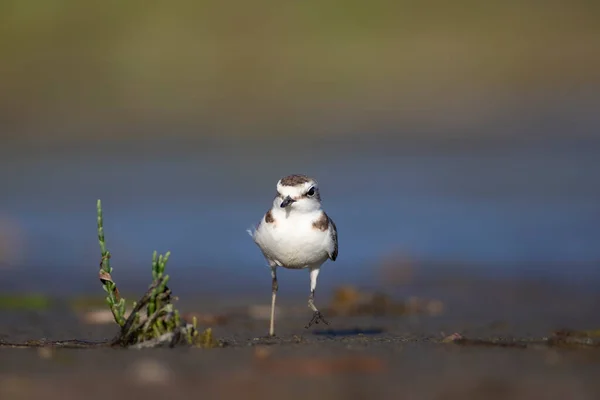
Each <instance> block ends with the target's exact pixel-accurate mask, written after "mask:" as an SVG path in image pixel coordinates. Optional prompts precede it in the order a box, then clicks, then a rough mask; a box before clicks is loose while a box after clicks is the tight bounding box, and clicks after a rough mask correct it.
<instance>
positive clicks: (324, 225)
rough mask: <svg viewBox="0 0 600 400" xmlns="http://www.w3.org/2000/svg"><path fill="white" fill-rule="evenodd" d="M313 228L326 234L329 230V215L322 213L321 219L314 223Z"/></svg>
mask: <svg viewBox="0 0 600 400" xmlns="http://www.w3.org/2000/svg"><path fill="white" fill-rule="evenodd" d="M312 226H313V228H315V229H318V230H320V231H322V232H325V231H326V230H327V229H329V217H327V214H325V213H324V212H323V213H321V216H320V217H319V219H317V220H316V221H315V222H313V224H312Z"/></svg>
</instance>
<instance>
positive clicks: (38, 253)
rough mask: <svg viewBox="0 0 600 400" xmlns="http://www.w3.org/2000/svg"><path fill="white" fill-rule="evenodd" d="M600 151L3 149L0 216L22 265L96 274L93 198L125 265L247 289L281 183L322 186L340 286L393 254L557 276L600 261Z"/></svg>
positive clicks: (287, 146)
mask: <svg viewBox="0 0 600 400" xmlns="http://www.w3.org/2000/svg"><path fill="white" fill-rule="evenodd" d="M599 149H600V146H597V145H595V144H593V143H592V144H591V145H590V144H581V143H576V142H573V143H569V144H567V145H565V144H561V143H559V144H557V145H552V146H551V145H544V146H542V145H540V144H535V143H534V144H531V143H530V144H518V143H513V144H511V145H510V146H483V147H478V148H467V147H464V146H463V147H460V146H459V147H455V148H447V149H439V148H433V147H427V146H421V147H418V146H416V147H402V146H400V145H396V144H394V143H392V144H388V145H382V146H380V147H378V145H377V144H376V143H375V144H373V143H371V144H369V145H366V144H364V145H352V144H351V143H347V144H344V143H336V142H331V143H329V144H328V145H325V146H318V145H316V144H314V143H310V144H306V145H304V146H302V145H299V144H297V143H294V144H292V143H286V142H279V143H278V144H275V145H272V146H268V145H266V144H260V145H252V144H249V143H244V144H243V145H241V144H240V143H237V144H236V143H232V142H222V143H216V144H215V143H213V144H211V145H210V146H208V145H207V144H206V143H199V142H198V143H186V144H173V145H171V146H166V147H160V146H159V145H158V144H156V145H154V144H152V143H145V144H139V143H138V144H135V143H134V144H131V145H129V146H128V147H123V148H113V149H112V150H108V148H107V151H106V152H102V153H99V152H98V149H97V148H96V149H94V148H91V147H81V146H80V147H79V148H72V149H68V148H65V149H61V150H60V151H58V150H53V151H33V150H22V151H20V152H19V151H15V152H14V153H10V152H8V151H5V152H3V161H2V169H1V170H0V181H1V182H2V192H1V195H0V216H8V217H10V218H11V220H13V221H17V222H18V224H19V225H20V227H21V230H22V232H23V238H24V247H23V249H22V251H20V252H19V253H18V254H17V255H16V256H15V257H13V258H12V259H11V260H10V265H12V266H15V267H19V266H27V267H30V268H40V269H44V270H47V269H50V268H52V269H53V270H54V271H57V272H56V273H57V274H60V271H61V270H64V271H72V270H74V269H78V268H82V269H91V270H93V269H94V268H96V266H97V263H98V256H99V250H98V243H97V238H96V226H95V224H96V215H95V212H96V210H95V207H96V199H98V198H101V199H102V201H103V205H104V212H105V232H106V237H107V241H108V245H109V249H110V250H111V251H112V253H113V254H114V257H115V258H114V262H115V263H117V262H118V265H120V266H124V265H126V266H127V268H128V269H130V270H131V269H134V270H135V269H138V268H148V266H149V261H150V257H151V253H152V251H153V250H155V249H156V250H158V251H159V252H164V251H166V250H170V251H171V252H172V259H171V260H172V261H171V265H172V266H171V268H175V269H177V270H186V269H191V268H193V269H194V271H196V272H198V271H201V275H202V276H204V277H205V278H206V282H207V283H209V282H210V279H211V277H217V276H223V274H225V275H227V274H235V275H234V276H238V277H239V279H251V277H252V276H254V274H255V272H256V271H257V269H260V268H264V266H265V262H264V260H263V259H262V256H261V254H260V252H259V251H258V249H257V248H256V247H255V245H254V244H253V242H252V241H251V239H250V237H249V236H248V234H247V233H246V229H248V228H249V227H250V226H252V225H253V224H255V223H256V222H258V220H259V219H260V218H261V216H262V214H263V213H264V212H265V211H266V210H267V208H268V207H269V206H270V203H271V201H272V198H273V195H274V193H275V183H276V181H277V179H279V177H281V176H283V175H286V174H289V173H298V172H300V173H306V174H309V175H313V176H315V177H316V178H317V179H318V180H319V182H320V184H321V193H322V197H323V201H324V207H325V209H326V210H327V212H328V213H329V214H330V216H331V217H332V218H333V219H334V220H335V222H336V224H337V227H338V230H339V241H340V255H339V259H338V261H337V262H336V263H335V265H336V266H335V268H336V270H342V269H343V270H344V271H345V272H344V274H345V275H346V276H347V277H349V278H348V279H351V278H352V279H361V277H363V276H366V275H368V274H369V273H370V270H371V269H372V268H373V267H374V266H376V265H377V264H378V263H379V262H380V261H381V260H382V258H383V257H385V256H387V255H389V254H391V253H398V252H400V253H401V254H406V255H408V256H410V257H412V258H414V259H417V260H427V261H447V260H450V261H455V262H465V263H472V264H476V265H480V266H481V268H482V272H484V273H498V272H501V271H499V270H505V271H509V272H515V273H516V272H518V271H517V270H514V271H512V270H511V268H517V267H511V266H520V265H538V266H539V265H542V266H545V265H547V268H546V267H543V268H542V271H537V272H538V273H541V274H565V273H571V272H574V271H569V270H565V266H571V268H573V269H575V268H577V265H579V263H581V265H588V264H589V263H591V264H592V265H593V264H594V263H595V262H596V261H598V260H600V246H599V245H598V244H599V243H600V185H598V176H600V157H599V156H598V155H599V154H600V151H598V150H599ZM553 266H557V267H553ZM599 267H600V265H599ZM120 268H124V267H120ZM332 268H333V267H332ZM536 268H539V267H536ZM494 269H496V270H494ZM592 271H593V268H592ZM587 272H590V271H589V270H588V271H587ZM265 273H266V272H265ZM215 279H217V278H215ZM303 283H304V282H303Z"/></svg>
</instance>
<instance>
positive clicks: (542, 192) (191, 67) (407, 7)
mask: <svg viewBox="0 0 600 400" xmlns="http://www.w3.org/2000/svg"><path fill="white" fill-rule="evenodd" d="M230 3H231V4H229V3H228V4H225V3H222V2H221V3H218V2H209V1H200V2H185V1H174V2H171V3H164V4H163V3H154V4H152V5H149V4H146V3H141V2H127V3H126V4H122V3H116V2H110V1H109V2H103V3H98V4H91V3H89V4H88V3H85V4H84V3H80V2H75V1H57V0H50V1H46V2H41V1H5V2H4V3H3V5H2V8H3V10H2V11H1V12H0V58H1V59H2V63H1V65H0V132H1V139H0V140H1V141H0V167H1V168H0V182H2V189H1V191H0V274H3V275H4V278H3V279H0V282H1V283H0V285H1V286H2V287H3V290H56V291H59V292H65V291H68V292H72V291H87V290H88V289H87V288H88V287H89V288H93V290H97V289H98V287H97V276H96V270H97V266H98V262H99V248H98V243H97V237H96V209H95V207H96V200H97V199H98V198H100V199H102V201H103V206H104V212H105V231H106V235H107V242H108V247H109V250H111V252H112V253H113V267H114V268H115V271H116V272H115V279H116V280H117V281H118V282H119V281H120V279H126V280H127V279H128V280H129V282H137V281H139V282H141V283H142V284H143V285H145V284H146V283H147V282H148V277H149V266H150V259H151V254H152V251H153V250H155V249H156V250H158V251H159V252H165V251H167V250H170V251H171V252H172V258H171V261H170V266H169V269H170V271H171V272H170V273H171V275H172V276H173V279H175V280H176V282H178V283H177V285H180V286H181V287H185V286H187V287H188V288H190V287H193V288H195V289H194V290H196V289H198V290H199V289H201V288H206V289H207V290H209V289H210V290H216V289H215V288H218V287H223V285H226V286H229V287H235V288H237V290H242V289H249V288H257V289H260V290H263V289H265V288H267V287H270V278H269V273H268V269H267V268H266V264H265V261H264V260H263V258H262V256H261V254H260V251H259V250H258V249H257V248H256V247H255V245H254V243H253V242H252V240H251V239H250V237H249V236H248V234H247V233H246V229H248V228H250V227H251V226H252V225H254V224H256V223H257V222H258V221H259V219H260V218H261V216H262V215H263V213H264V212H265V211H266V210H267V209H268V207H269V206H270V204H271V201H272V198H273V195H274V193H275V184H276V182H277V180H278V179H279V178H280V177H282V176H284V175H288V174H291V173H305V174H308V175H311V176H314V177H315V178H317V180H319V182H320V185H321V191H322V197H323V200H324V206H325V209H326V210H327V211H328V213H329V214H330V216H331V217H332V218H333V219H334V220H335V222H336V224H337V226H338V230H339V240H340V256H339V259H338V261H337V262H336V263H329V264H327V266H326V270H327V272H326V273H324V274H323V276H322V278H320V279H321V280H323V281H324V283H323V285H337V284H340V283H342V282H354V283H357V282H360V283H363V284H369V283H373V284H375V283H376V282H378V279H381V278H380V277H379V278H378V271H379V270H380V267H381V264H382V263H383V262H384V261H385V260H389V259H394V258H398V259H405V258H407V259H410V260H411V263H412V264H413V265H415V266H421V267H422V269H423V270H424V271H427V266H428V265H431V266H432V267H431V269H429V271H445V273H447V274H449V275H451V274H452V273H453V272H454V271H455V270H458V269H460V268H463V269H464V268H467V269H468V270H469V271H470V272H472V273H477V274H482V275H483V276H489V277H504V278H507V277H508V278H510V277H522V276H527V277H533V278H534V279H535V278H544V279H546V278H556V279H559V280H561V281H563V282H564V281H569V280H571V281H582V282H585V281H591V280H593V279H597V278H598V276H599V275H600V274H598V272H597V271H598V267H599V265H598V261H599V260H600V247H599V246H598V243H600V211H599V210H600V187H599V186H598V184H597V177H598V175H599V174H600V157H599V155H600V135H598V131H599V128H600V116H599V114H598V110H599V109H600V108H599V106H600V92H599V88H600V85H599V84H600V53H599V52H598V51H596V49H598V45H600V26H599V25H598V24H597V21H598V16H599V15H600V13H599V11H600V10H599V8H600V7H599V6H598V5H597V4H596V3H595V2H589V1H575V2H567V1H552V2H547V3H544V5H541V4H540V3H539V2H535V1H519V2H517V1H506V2H502V3H485V4H484V3H483V2H470V1H458V2H453V3H452V4H450V3H446V2H442V1H441V0H440V1H426V2H420V3H419V4H418V5H415V4H414V3H412V2H404V1H398V2H396V3H394V4H390V3H389V2H384V1H371V2H359V1H349V2H339V1H332V0H331V1H330V0H328V1H319V2H316V1H304V2H283V3H279V4H266V3H265V4H261V3H252V4H250V3H246V2H241V1H232V2H230ZM289 275H290V278H289V283H287V282H286V285H288V284H289V285H294V284H297V285H299V288H300V290H306V287H307V284H308V276H305V277H304V276H302V277H301V276H296V277H291V274H289ZM307 275H308V274H307ZM119 277H120V278H119ZM69 279H71V280H72V281H73V282H78V283H76V284H67V285H65V284H64V282H68V280H69ZM284 279H288V278H284ZM49 282H53V283H51V284H50V283H49ZM320 285H321V284H320ZM305 286H306V287H305ZM265 290H266V289H265Z"/></svg>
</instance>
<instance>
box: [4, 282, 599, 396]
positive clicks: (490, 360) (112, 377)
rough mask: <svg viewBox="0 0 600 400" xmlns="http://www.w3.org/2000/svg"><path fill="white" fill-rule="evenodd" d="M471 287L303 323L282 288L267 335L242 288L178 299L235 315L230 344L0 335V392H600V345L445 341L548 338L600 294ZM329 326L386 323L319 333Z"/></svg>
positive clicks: (75, 334) (76, 332)
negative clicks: (404, 309)
mask: <svg viewBox="0 0 600 400" xmlns="http://www.w3.org/2000/svg"><path fill="white" fill-rule="evenodd" d="M470 287H471V290H470V291H468V292H465V291H462V290H459V289H456V290H455V293H454V295H453V296H447V299H446V300H445V302H444V305H445V308H444V312H443V313H441V314H440V315H436V316H431V315H400V316H386V315H383V316H355V317H342V316H335V317H330V318H329V319H330V321H331V326H329V327H326V326H323V325H322V324H321V325H317V326H314V327H312V328H311V329H308V330H306V329H304V325H305V324H306V323H307V322H308V320H309V319H310V313H309V312H308V310H305V311H302V310H303V309H302V308H300V307H299V306H298V304H294V305H293V307H292V306H289V304H291V303H292V300H293V301H295V300H296V299H288V300H287V302H286V301H284V302H283V303H284V305H282V308H281V315H280V317H279V319H278V320H277V333H278V336H279V339H271V340H266V339H263V338H261V337H262V336H264V335H265V334H266V329H267V327H268V322H267V321H265V320H262V319H256V318H255V317H254V318H253V317H251V316H249V315H248V314H247V313H245V312H244V310H245V306H246V305H247V304H248V302H249V301H245V300H244V299H243V298H240V299H236V300H237V305H236V304H235V302H234V303H232V304H228V305H227V306H221V307H218V306H206V304H207V303H206V302H205V301H200V300H201V299H197V300H189V299H188V301H187V302H185V303H184V302H183V301H182V302H181V304H179V306H180V308H181V310H182V311H183V312H186V311H197V310H198V308H202V310H201V312H204V313H206V312H209V310H211V309H212V310H213V311H214V312H215V313H227V315H229V317H228V319H227V321H226V323H224V324H223V325H216V326H213V331H214V334H215V336H216V337H217V338H218V339H220V340H222V341H223V343H224V344H225V345H224V347H222V348H215V349H196V348H176V349H147V350H125V349H108V348H101V349H54V350H48V349H44V350H40V349H36V348H28V349H19V348H0V360H2V361H1V362H0V398H2V399H17V398H19V399H20V398H23V399H25V398H32V399H33V398H36V399H38V398H42V397H43V398H46V399H55V398H56V399H58V398H60V399H70V398H73V399H75V398H77V399H79V398H86V399H106V398H112V399H114V398H126V397H127V398H132V397H131V396H133V395H134V394H139V395H142V396H144V397H145V398H165V397H170V398H173V397H175V398H177V397H179V396H180V397H184V396H185V397H186V398H189V397H191V396H193V397H196V398H200V397H202V396H204V398H240V397H241V398H249V399H254V398H256V399H262V400H264V399H270V398H286V399H306V398H332V399H363V398H391V399H396V398H402V399H537V398H540V399H567V398H568V399H596V398H600V381H599V380H598V379H597V377H598V376H600V348H553V347H552V348H551V347H548V346H543V345H538V346H535V345H534V346H529V347H528V348H525V349H523V348H510V347H498V346H474V345H459V344H456V343H442V342H441V339H442V338H443V337H445V336H447V335H450V334H452V333H454V332H459V333H461V334H462V335H464V336H465V337H469V338H483V339H496V340H503V341H509V340H510V339H511V338H516V339H519V340H532V339H535V340H542V339H543V338H544V337H548V336H549V335H551V334H552V332H553V331H555V330H557V329H561V328H570V329H594V328H595V329H597V328H599V327H600V318H598V314H597V307H594V305H597V304H600V302H599V300H600V295H597V294H595V293H593V292H583V291H580V290H577V288H570V289H565V288H562V289H560V288H556V287H540V286H539V285H535V284H526V283H522V282H521V283H519V282H512V283H507V282H505V283H503V284H499V283H495V284H493V283H489V284H488V286H485V285H478V286H477V287H476V288H475V286H470ZM461 291H462V295H459V294H460V292H461ZM252 301H254V300H252ZM199 304H204V306H203V307H200V306H198V305H199ZM0 316H1V318H0V339H2V340H3V341H10V342H23V341H26V340H30V339H41V338H46V339H48V340H61V339H62V340H64V339H85V340H105V339H109V338H111V337H112V336H113V335H114V334H115V333H116V328H115V325H112V324H107V325H88V324H85V323H83V322H82V321H81V320H80V319H79V318H78V317H77V316H76V315H75V314H74V313H69V312H65V310H61V309H52V310H47V311H37V312H33V311H2V312H0ZM326 328H331V329H335V330H336V331H338V332H340V331H343V330H351V329H356V328H359V329H362V330H364V331H368V329H373V330H375V331H376V330H381V333H377V334H373V335H370V334H365V335H331V334H319V333H322V331H323V329H326Z"/></svg>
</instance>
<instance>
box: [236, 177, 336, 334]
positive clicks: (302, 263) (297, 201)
mask: <svg viewBox="0 0 600 400" xmlns="http://www.w3.org/2000/svg"><path fill="white" fill-rule="evenodd" d="M248 233H249V234H250V236H252V239H254V242H255V243H256V244H257V245H258V247H259V248H260V250H261V251H262V253H263V255H264V256H265V258H266V259H267V262H268V264H269V267H270V268H271V276H272V298H271V321H270V326H269V335H270V336H274V335H275V298H276V296H277V289H278V285H277V267H284V268H289V269H308V270H309V271H310V295H309V297H308V306H309V307H310V308H311V309H312V310H313V317H312V319H311V320H310V322H309V323H308V325H306V328H309V327H310V326H311V325H312V324H315V323H317V324H318V323H319V321H322V322H324V323H325V324H328V325H329V322H327V321H326V320H325V319H324V318H323V315H322V314H321V313H320V312H319V310H318V309H317V307H316V306H315V304H314V297H315V289H316V287H317V276H318V275H319V271H320V268H321V265H323V263H325V261H327V260H328V259H330V260H332V261H335V260H336V258H337V255H338V236H337V228H336V226H335V223H334V222H333V220H332V219H331V218H329V216H328V215H327V214H326V213H325V211H323V209H322V208H321V196H320V194H319V187H318V184H317V181H316V180H315V179H312V178H309V177H308V176H305V175H289V176H286V177H284V178H281V179H280V180H279V181H278V182H277V195H276V196H275V199H274V200H273V206H272V207H271V209H270V210H269V211H267V213H266V214H265V215H264V216H263V218H262V220H261V221H260V223H259V224H258V226H257V227H256V229H254V230H249V231H248Z"/></svg>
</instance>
